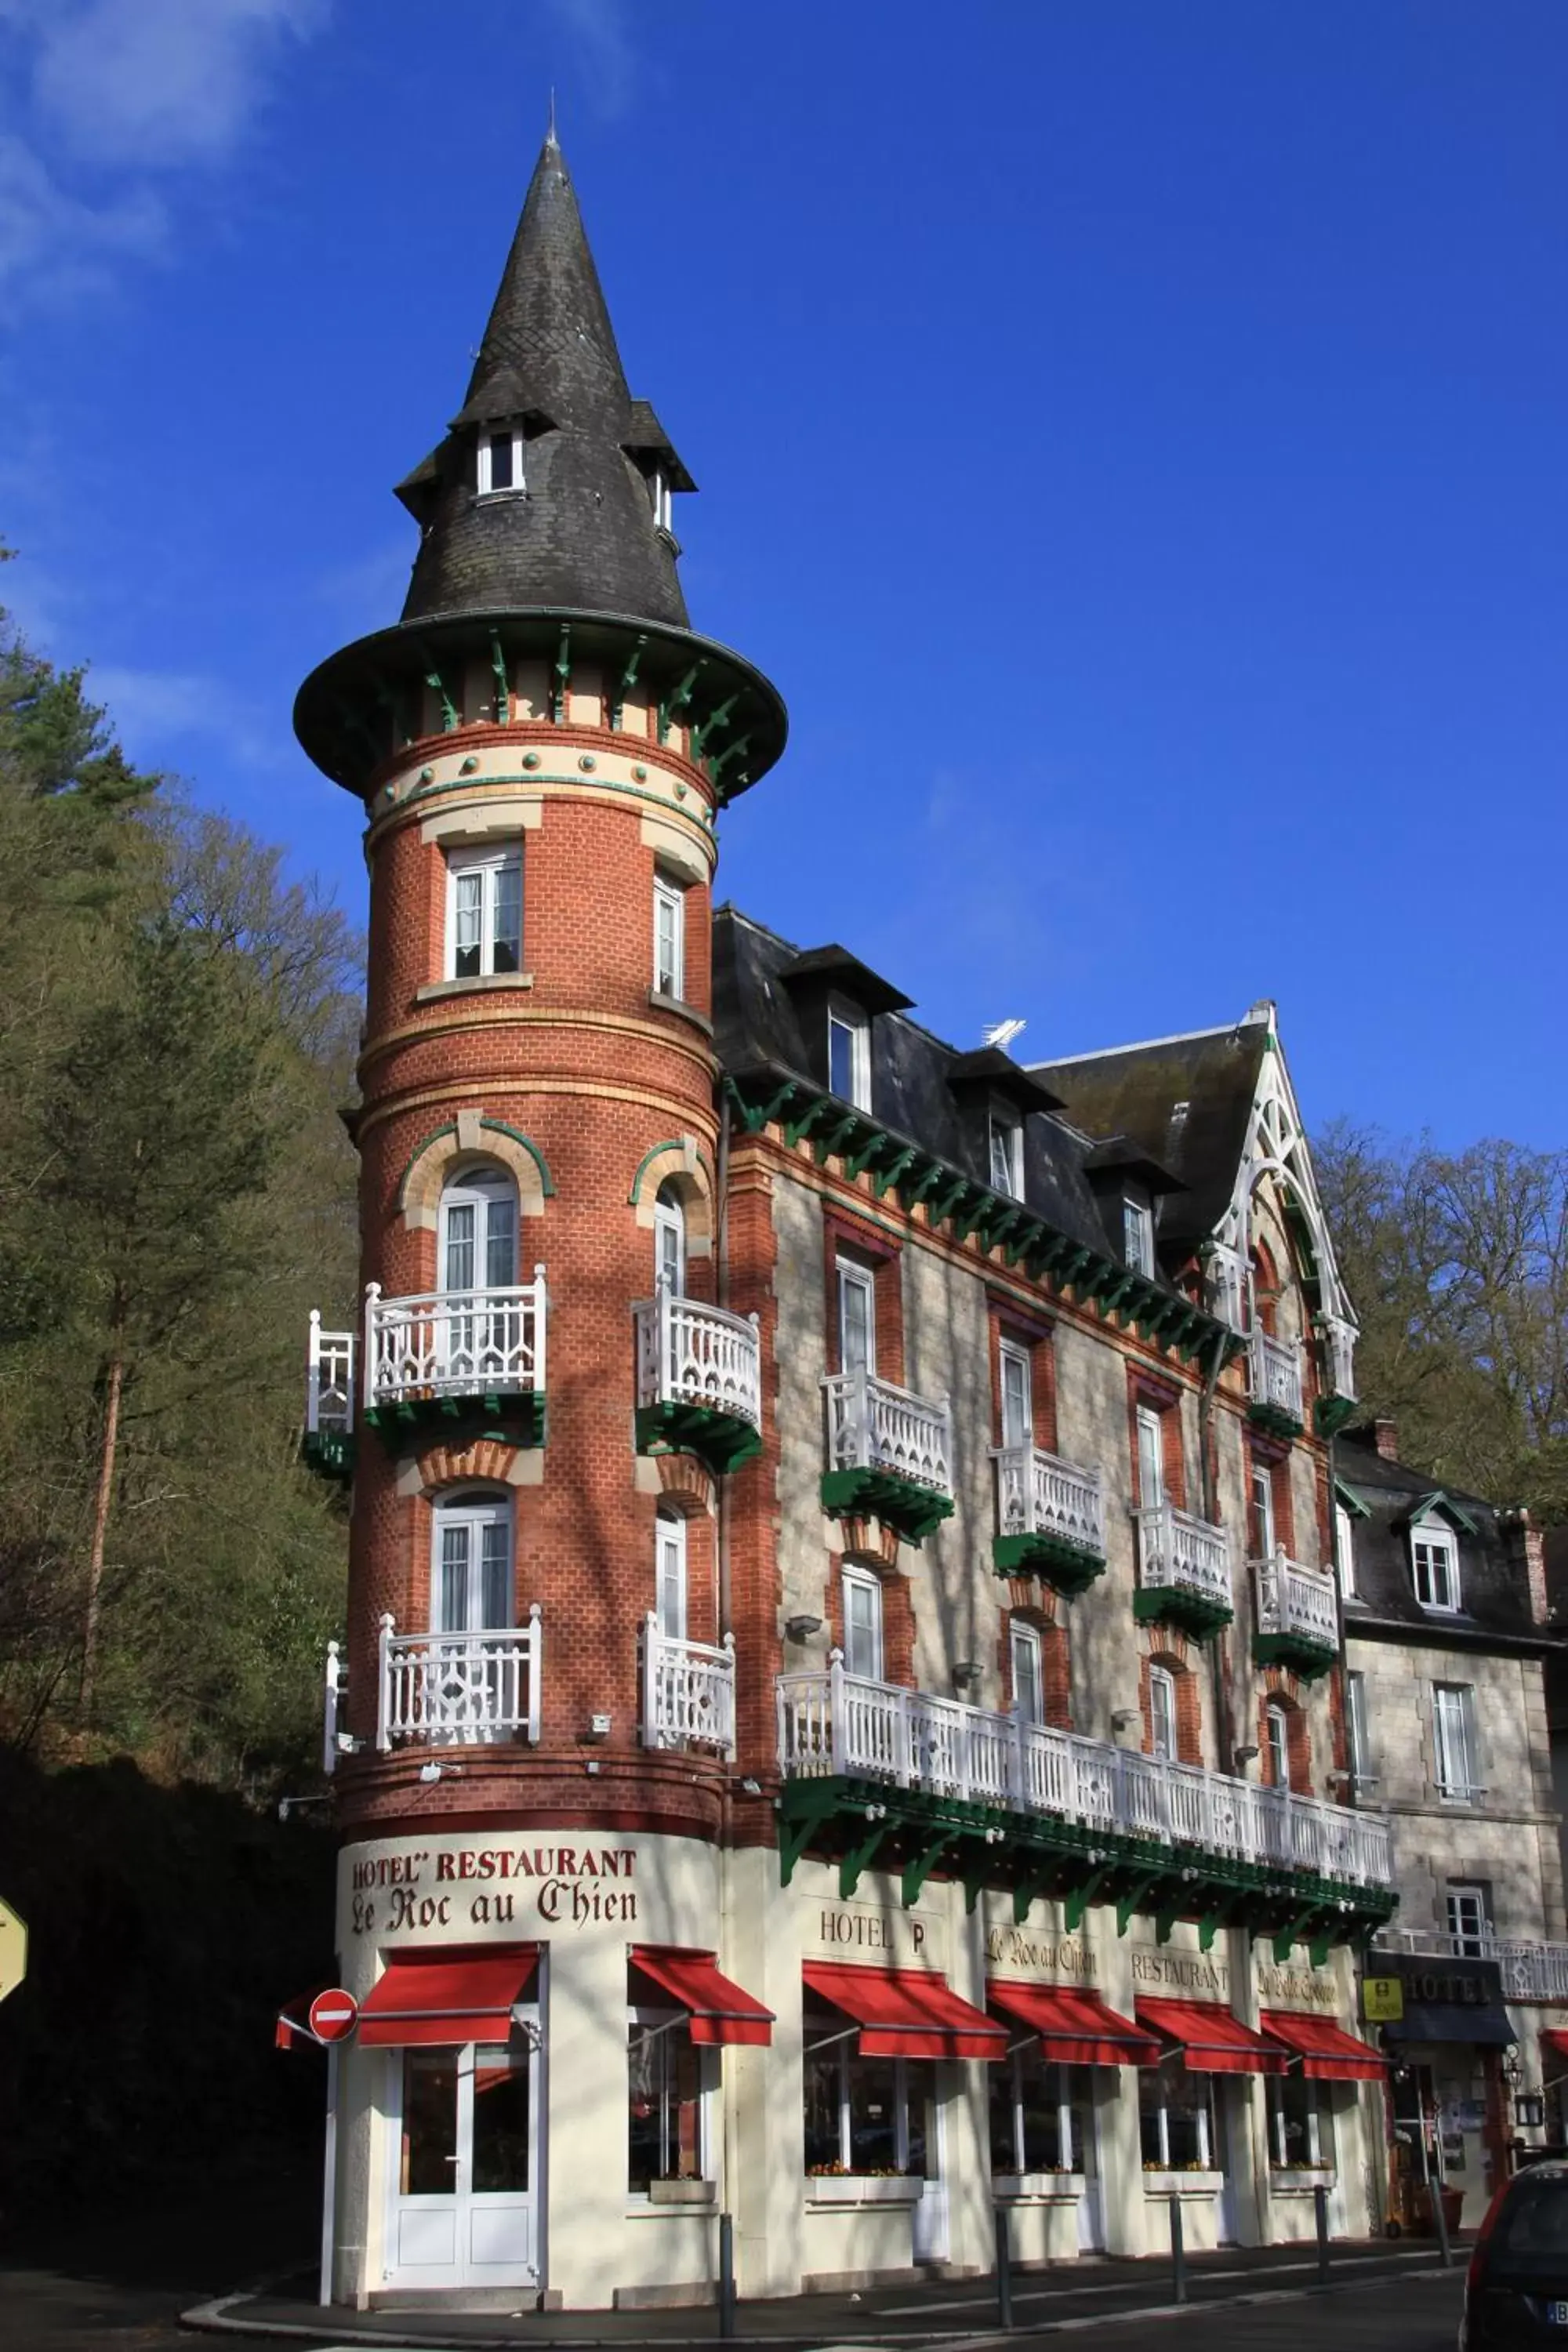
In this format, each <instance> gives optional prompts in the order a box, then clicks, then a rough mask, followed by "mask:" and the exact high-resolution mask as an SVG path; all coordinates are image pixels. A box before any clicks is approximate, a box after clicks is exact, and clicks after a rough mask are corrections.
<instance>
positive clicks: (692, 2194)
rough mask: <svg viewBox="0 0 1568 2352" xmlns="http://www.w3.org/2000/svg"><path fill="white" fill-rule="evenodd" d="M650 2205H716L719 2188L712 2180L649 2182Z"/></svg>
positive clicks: (648, 2199)
mask: <svg viewBox="0 0 1568 2352" xmlns="http://www.w3.org/2000/svg"><path fill="white" fill-rule="evenodd" d="M647 2201H648V2203H649V2204H650V2205H716V2204H717V2203H718V2202H719V2187H718V2183H717V2182H716V2181H712V2180H650V2181H649V2182H648V2185H647Z"/></svg>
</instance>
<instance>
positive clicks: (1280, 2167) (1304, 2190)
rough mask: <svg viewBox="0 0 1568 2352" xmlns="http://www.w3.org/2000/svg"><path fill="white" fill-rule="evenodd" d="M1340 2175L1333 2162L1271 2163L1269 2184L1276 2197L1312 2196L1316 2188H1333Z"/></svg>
mask: <svg viewBox="0 0 1568 2352" xmlns="http://www.w3.org/2000/svg"><path fill="white" fill-rule="evenodd" d="M1338 2179H1339V2175H1338V2173H1337V2172H1336V2171H1335V2170H1334V2168H1333V2167H1332V2165H1331V2164H1271V2165H1270V2166H1269V2168H1268V2186H1269V2189H1270V2190H1271V2191H1272V2192H1273V2194H1274V2195H1275V2196H1276V2197H1310V2195H1311V2193H1312V2191H1313V2189H1332V2187H1333V2186H1334V2184H1335V2182H1336V2181H1337V2180H1338Z"/></svg>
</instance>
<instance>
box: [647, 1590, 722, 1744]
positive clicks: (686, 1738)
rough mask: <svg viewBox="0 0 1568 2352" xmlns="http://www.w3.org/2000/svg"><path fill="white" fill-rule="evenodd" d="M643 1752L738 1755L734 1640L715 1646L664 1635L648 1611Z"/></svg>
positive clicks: (651, 1612) (655, 1618)
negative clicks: (701, 1750)
mask: <svg viewBox="0 0 1568 2352" xmlns="http://www.w3.org/2000/svg"><path fill="white" fill-rule="evenodd" d="M642 1742H643V1746H644V1747H645V1748H716V1749H717V1750H718V1752H719V1754H720V1755H721V1756H727V1757H732V1756H733V1755H734V1753H735V1637H734V1635H733V1634H732V1633H726V1634H725V1636H724V1639H723V1642H722V1643H721V1644H719V1645H718V1646H717V1647H715V1646H714V1644H712V1643H708V1642H685V1641H679V1640H678V1639H677V1638H676V1637H675V1636H674V1635H673V1634H669V1633H660V1631H659V1627H658V1618H657V1617H656V1616H655V1614H654V1612H653V1611H652V1610H651V1609H650V1610H649V1612H648V1613H647V1620H646V1622H644V1625H643V1637H642Z"/></svg>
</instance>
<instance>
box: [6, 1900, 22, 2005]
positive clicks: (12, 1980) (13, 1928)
mask: <svg viewBox="0 0 1568 2352" xmlns="http://www.w3.org/2000/svg"><path fill="white" fill-rule="evenodd" d="M26 1973H27V1928H26V1921H25V1920H24V1919H22V1918H21V1917H19V1916H18V1915H17V1914H16V1912H15V1911H13V1910H12V1908H11V1906H10V1905H9V1904H8V1903H0V2000H5V1996H6V1994H7V1993H8V1992H15V1991H16V1987H17V1986H18V1985H19V1984H20V1983H21V1981H22V1979H23V1978H24V1977H25V1976H26Z"/></svg>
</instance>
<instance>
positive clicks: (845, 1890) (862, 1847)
mask: <svg viewBox="0 0 1568 2352" xmlns="http://www.w3.org/2000/svg"><path fill="white" fill-rule="evenodd" d="M887 1834H888V1825H887V1823H886V1822H872V1824H871V1826H870V1828H869V1829H868V1831H867V1832H866V1834H865V1836H864V1837H863V1838H862V1839H861V1841H860V1843H859V1844H858V1845H852V1846H851V1847H850V1848H849V1851H848V1853H845V1854H842V1855H840V1857H839V1862H838V1900H839V1901H840V1903H847V1902H848V1900H849V1898H850V1896H851V1895H853V1894H854V1892H855V1889H856V1888H857V1887H858V1885H859V1884H860V1873H861V1872H862V1871H863V1870H868V1869H869V1868H870V1866H871V1864H872V1863H873V1862H874V1861H875V1860H876V1858H877V1852H878V1849H879V1846H880V1845H881V1843H882V1840H883V1839H884V1838H885V1837H886V1836H887Z"/></svg>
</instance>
